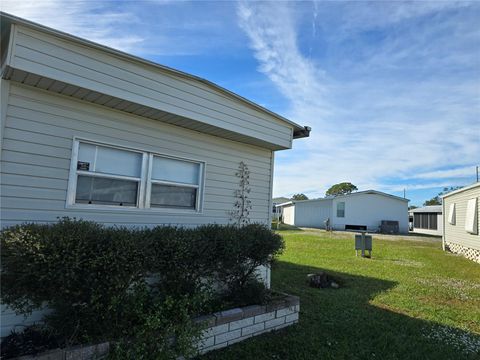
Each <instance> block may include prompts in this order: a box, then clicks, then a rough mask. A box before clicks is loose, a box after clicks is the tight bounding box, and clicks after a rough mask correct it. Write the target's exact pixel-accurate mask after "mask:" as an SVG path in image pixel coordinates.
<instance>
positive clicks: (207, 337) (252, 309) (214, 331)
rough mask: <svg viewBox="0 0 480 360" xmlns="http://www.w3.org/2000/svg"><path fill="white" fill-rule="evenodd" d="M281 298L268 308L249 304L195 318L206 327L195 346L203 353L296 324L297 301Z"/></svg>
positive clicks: (293, 297) (298, 311)
mask: <svg viewBox="0 0 480 360" xmlns="http://www.w3.org/2000/svg"><path fill="white" fill-rule="evenodd" d="M284 295H285V297H284V298H281V299H275V300H273V301H272V302H271V303H269V304H268V305H251V306H246V307H243V308H235V309H230V310H226V311H222V312H218V313H214V314H212V315H206V316H201V317H199V318H197V319H196V320H195V321H197V322H202V323H204V324H205V325H206V327H207V328H206V329H205V330H203V332H202V336H201V340H200V342H199V344H198V349H199V352H200V353H201V354H204V353H206V352H208V351H211V350H216V349H220V348H223V347H226V346H229V345H232V344H234V343H237V342H240V341H243V340H245V339H248V338H250V337H253V336H257V335H261V334H263V333H265V332H269V331H272V330H279V329H281V328H284V327H286V326H290V325H293V324H295V323H297V322H298V319H299V313H300V298H299V297H298V296H293V295H288V294H284Z"/></svg>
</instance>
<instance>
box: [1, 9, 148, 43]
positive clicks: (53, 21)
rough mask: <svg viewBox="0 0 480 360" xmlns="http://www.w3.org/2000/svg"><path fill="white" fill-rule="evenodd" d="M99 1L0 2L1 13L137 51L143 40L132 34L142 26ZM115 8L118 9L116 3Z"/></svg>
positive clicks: (129, 15)
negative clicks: (134, 28)
mask: <svg viewBox="0 0 480 360" xmlns="http://www.w3.org/2000/svg"><path fill="white" fill-rule="evenodd" d="M105 4H107V3H106V2H105V3H104V2H102V1H85V0H84V1H81V0H72V1H63V0H2V1H1V2H0V8H1V10H2V11H5V12H7V13H11V14H13V15H16V16H20V17H23V18H26V19H28V20H31V21H34V22H38V23H40V24H42V25H45V26H49V27H52V28H55V29H57V30H61V31H64V32H67V33H71V34H75V35H76V36H79V37H83V38H86V39H88V40H91V41H95V42H98V43H101V44H103V45H106V46H110V47H113V48H116V49H119V50H123V51H132V50H138V49H139V48H140V47H141V46H142V43H143V41H144V39H143V38H142V37H141V36H139V35H137V34H134V33H132V31H131V29H132V26H141V25H142V23H141V21H139V19H138V18H137V17H135V16H134V15H133V14H131V13H130V12H126V11H124V10H122V7H121V6H117V8H111V7H107V6H105ZM117 5H120V4H119V3H118V4H117Z"/></svg>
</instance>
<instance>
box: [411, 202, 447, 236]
mask: <svg viewBox="0 0 480 360" xmlns="http://www.w3.org/2000/svg"><path fill="white" fill-rule="evenodd" d="M408 214H409V216H410V220H411V231H412V232H414V233H417V234H426V235H436V236H442V234H443V215H442V205H431V206H424V207H420V208H416V209H413V210H410V211H409V212H408Z"/></svg>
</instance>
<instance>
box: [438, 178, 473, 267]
mask: <svg viewBox="0 0 480 360" xmlns="http://www.w3.org/2000/svg"><path fill="white" fill-rule="evenodd" d="M442 206H443V246H444V249H446V250H450V251H452V252H454V253H457V254H462V255H464V256H465V257H467V258H469V259H471V260H474V261H476V262H478V263H480V182H477V183H475V184H473V185H470V186H466V187H464V188H462V189H459V190H456V191H452V192H451V193H448V194H446V195H444V196H443V205H442Z"/></svg>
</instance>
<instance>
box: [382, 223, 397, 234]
mask: <svg viewBox="0 0 480 360" xmlns="http://www.w3.org/2000/svg"><path fill="white" fill-rule="evenodd" d="M380 232H381V233H382V234H398V233H399V232H400V229H399V225H398V221H391V220H382V222H381V225H380Z"/></svg>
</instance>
